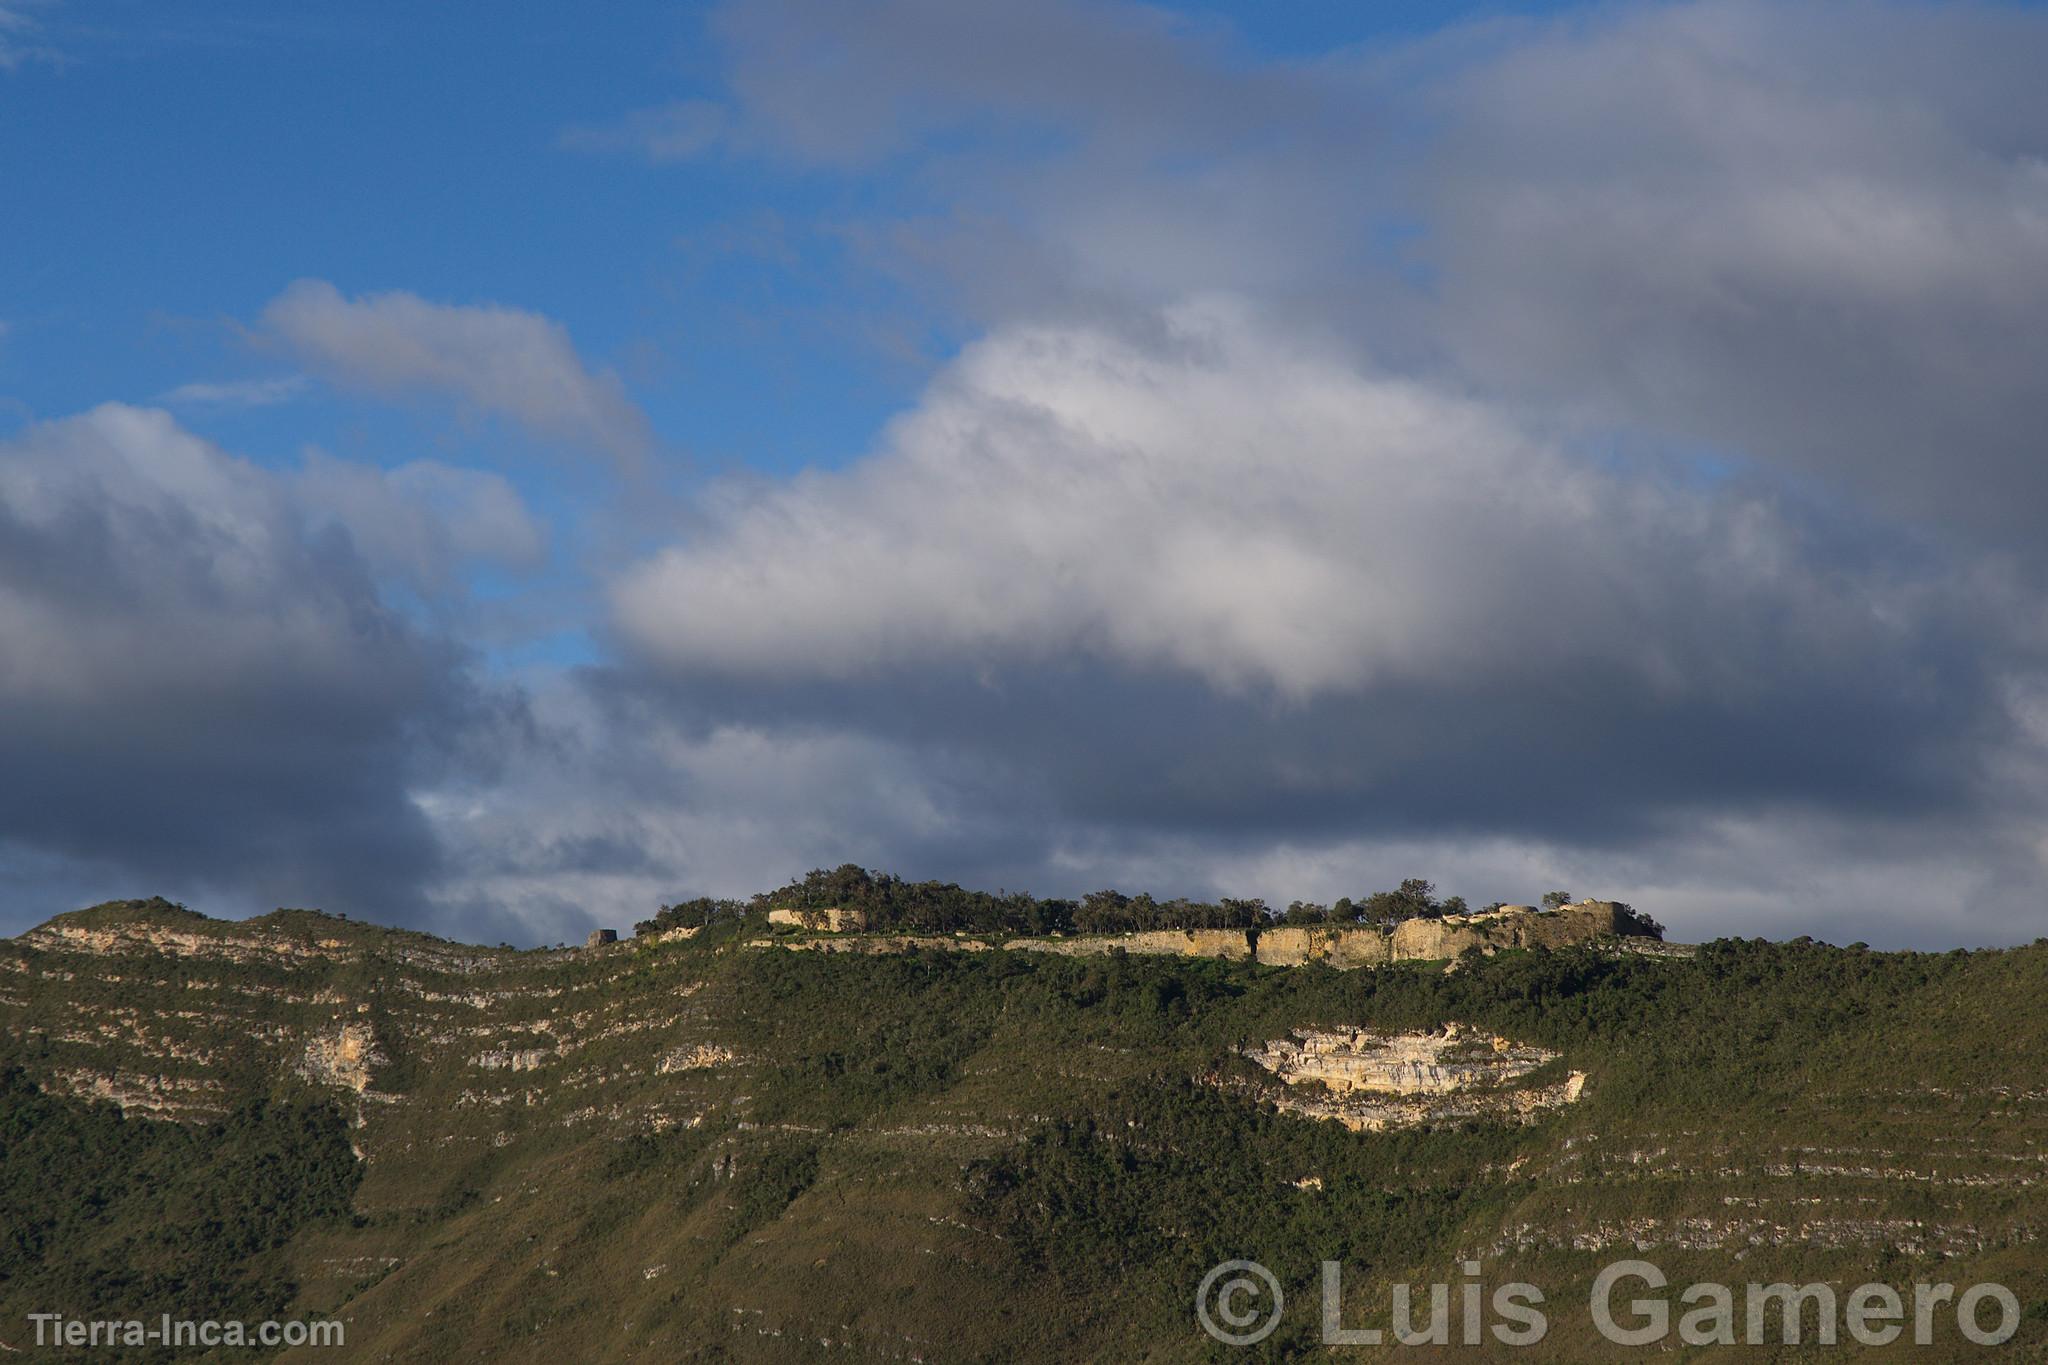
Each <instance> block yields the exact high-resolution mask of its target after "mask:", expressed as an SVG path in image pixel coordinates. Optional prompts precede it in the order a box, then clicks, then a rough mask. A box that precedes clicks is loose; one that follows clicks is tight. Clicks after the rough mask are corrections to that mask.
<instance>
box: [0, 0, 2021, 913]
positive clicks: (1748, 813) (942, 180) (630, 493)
mask: <svg viewBox="0 0 2048 1365" xmlns="http://www.w3.org/2000/svg"><path fill="white" fill-rule="evenodd" d="M2043 69H2048V12H2044V9H2043V7H2041V6H2037V5H2020V4H1959V3H1940V4H1936V3H1921V2H1915V3H1797V2H1796V0H1787V2H1785V3H1772V4H1760V3H1747V2H1746V0H1695V2H1694V3H1675V4H1661V3H1637V4H1603V5H1592V6H1568V5H1567V6H1560V5H1547V4H1546V5H1515V4H1492V5H1465V4H1445V3H1431V4H1420V3H1413V4H1411V3H1384V4H1372V5H1359V4H1355V3H1343V4H1339V3H1334V2H1333V0H1298V2H1297V3H1290V4H1286V5H1272V4H1236V3H1224V2H1223V0H1214V2H1212V3H1202V4H1194V5H1187V6H1182V7H1171V6H1160V5H1145V4H1133V3H1122V2H1121V0H1119V2H1116V3H1084V2H1083V0H1033V3H1028V4H1024V3H990V2H989V0H726V3H719V4H710V5H655V4H642V3H633V2H632V0H622V2H621V3H618V4H609V5H605V6H602V7H597V8H592V7H588V6H581V7H572V6H548V7H541V6H522V7H516V8H513V9H508V8H507V7H504V6H502V5H492V6H485V5H482V4H472V3H449V4H442V5H432V6H420V5H403V4H384V3H377V2H376V0H366V2H365V3H362V4H357V5H351V6H346V7H341V8H339V9H334V8H332V7H313V6H280V5H275V4H267V3H256V2H255V0H246V2H245V0H212V2H211V3H196V4H191V5H184V6H178V7H175V8H174V9H173V8H167V7H163V6H155V5H147V4H143V3H140V0H0V932H17V931H19V930H20V929H23V928H26V927H28V926H30V925H32V924H35V923H37V922H40V921H41V920H43V919H45V918H47V917H48V916H49V915H51V914H53V913H56V912H59V911H61V910H65V909H69V908H73V907H76V906H79V905H85V904H91V903H94V902H97V901H101V900H105V899H111V898H115V897H122V896H139V895H149V894H162V895H166V896H169V897H171V898H173V899H178V900H182V901H185V902H186V903H188V904H191V905H192V906H194V907H195V908H199V909H204V910H207V911H208V912H210V913H214V914H219V915H234V916H240V915H247V914H252V913H259V912H262V911H265V910H268V909H271V908H273V907H276V906H281V905H286V906H317V907H321V908H325V909H327V910H330V911H335V912H339V913H347V914H350V915H352V916H357V917H361V918H367V919H373V920H377V921H381V922H385V923H393V924H405V925H410V926H415V927H419V928H424V929H428V930H431V931H433V932H437V933H442V934H447V935H450V936H453V937H459V938H465V939H472V940H479V941H486V942H498V941H506V942H512V943H518V944H531V943H548V942H556V941H562V940H574V939H576V938H578V937H580V936H581V935H582V934H584V933H585V932H587V931H588V930H589V929H590V928H592V927H594V926H598V925H606V926H616V927H620V928H624V927H627V926H630V925H631V924H632V923H633V922H634V921H636V920H638V919H641V918H645V917H646V916H648V915H649V914H651V913H652V912H653V911H654V910H655V909H656V908H657V907H659V906H660V905H661V904H663V903H666V902H670V901H674V900H678V899H683V898H687V897H691V896H697V895H742V894H747V893H750V892H752V891H756V890H761V889H766V888H768V887H771V886H774V885H778V884H780V883H782V882H784V881H786V880H788V879H789V878H791V877H792V876H796V875H800V874H801V873H803V872H804V871H806V870H808V869H810V868H813V867H819V866H836V865H838V864H840V863H844V862H857V863H861V864H863V865H866V866H869V867H876V868H886V869H889V870H892V871H895V872H898V873H900V874H902V875H906V876H910V877H913V878H927V877H933V878H943V879H947V880H955V881H960V882H962V883H965V884H969V885H975V886H983V887H989V888H992V889H993V888H1007V889H1011V890H1017V889H1026V890H1030V891H1033V892H1036V893H1038V894H1041V895H1076V894H1080V893H1084V892H1086V891H1090V890H1094V889H1098V888H1101V887H1106V886H1115V887H1120V888H1122V889H1125V890H1127V891H1137V890H1150V891H1153V892H1154V893H1155V894H1159V895H1162V896H1166V895H1189V896H1197V897H1213V896H1220V895H1232V896H1263V897H1265V898H1267V899H1268V900H1269V901H1272V902H1274V903H1275V904H1285V903H1286V902H1288V901H1290V900H1293V899H1296V898H1303V899H1310V900H1322V901H1328V900H1332V899H1335V898H1336V897H1339V896H1345V895H1349V896H1353V897H1357V896H1362V895H1364V894H1367V893H1369V892H1371V891H1375V890H1380V889H1385V888H1387V887H1391V886H1393V885H1395V884H1397V883H1398V882H1400V881H1401V880H1402V879H1404V878H1406V877H1411V876H1423V877H1428V878H1431V879H1433V880H1434V881H1435V882H1436V883H1437V886H1438V888H1439V890H1440V891H1441V892H1443V893H1445V894H1452V893H1455V894H1459V895H1463V896H1465V897H1466V898H1467V899H1468V900H1470V901H1472V902H1473V903H1476V904H1477V903H1485V902H1489V901H1495V900H1506V901H1510V902H1526V901H1530V900H1533V899H1534V898H1535V897H1537V896H1538V895H1539V894H1541V893H1542V892H1544V891H1546V890H1551V889H1567V890H1570V891H1573V892H1576V893H1578V894H1581V895H1599V896H1603V897H1612V898H1617V899H1623V900H1627V901H1630V902H1632V903H1634V904H1636V905H1638V906H1640V907H1641V908H1643V909H1645V910H1648V911H1650V912H1651V913H1653V914H1655V915H1657V916H1658V917H1660V918H1662V919H1663V920H1664V921H1666V923H1668V924H1669V925H1670V926H1671V929H1672V933H1673V936H1674V937H1677V938H1682V939H1688V940H1700V939H1707V938H1712V937H1716V936H1721V935H1730V934H1739V935H1765V936H1770V937H1780V938H1784V937H1793V936H1796V935H1800V934H1811V935H1814V936H1816V937H1821V938H1826V939H1829V940H1831V941H1834V942H1852V941H1863V942H1868V943H1871V944H1873V945H1876V946H1880V947H1922V948H1950V947H1956V946H1978V945H1996V944H2007V943H2016V942H2024V941H2028V940H2031V939H2033V938H2035V937H2037V936H2040V935H2042V934H2043V933H2048V915H2044V913H2043V907H2044V905H2048V611H2044V604H2048V597H2044V591H2043V590H2044V587H2048V537H2043V536H2042V535H2041V534H2040V532H2039V524H2040V522H2041V520H2042V515H2041V514H2042V509H2043V508H2044V507H2048V458H2044V456H2048V450H2044V447H2043V441H2044V439H2048V438H2044V436H2043V434H2042V433H2044V432H2048V385H2044V384H2043V383H2042V382H2041V381H2040V375H2039V357H2040V356H2041V354H2042V353H2043V343H2044V342H2048V84H2044V83H2043V82H2041V81H2040V80H2039V78H2038V73H2039V72H2040V71H2041V70H2043Z"/></svg>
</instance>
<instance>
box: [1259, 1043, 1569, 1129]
mask: <svg viewBox="0 0 2048 1365" xmlns="http://www.w3.org/2000/svg"><path fill="white" fill-rule="evenodd" d="M1244 1055H1245V1056H1246V1057H1248V1058H1249V1059H1250V1060H1252V1061H1254V1062H1256V1063H1258V1064H1259V1065H1260V1066H1262V1067H1264V1068H1266V1070H1268V1071H1270V1072H1272V1073H1273V1074H1274V1075H1275V1076H1277V1077H1279V1078H1280V1079H1281V1080H1282V1081H1283V1082H1285V1083H1286V1086H1287V1089H1286V1090H1285V1091H1283V1092H1281V1093H1279V1094H1277V1095H1275V1096H1274V1097H1273V1100H1274V1103H1275V1104H1277V1105H1279V1107H1280V1108H1282V1109H1284V1110H1286V1111H1288V1112H1290V1113H1296V1114H1301V1115H1304V1116H1305V1117H1308V1118H1315V1119H1328V1120H1332V1121H1334V1122H1337V1123H1341V1124H1343V1125H1344V1126H1345V1127H1346V1128H1349V1129H1351V1130H1352V1131H1353V1132H1380V1131H1383V1130H1385V1129H1389V1128H1417V1127H1421V1126H1422V1125H1424V1124H1428V1123H1435V1122H1444V1121H1454V1120H1463V1119H1480V1120H1494V1121H1504V1122H1519V1123H1526V1122H1530V1121H1532V1120H1533V1119H1535V1118H1536V1117H1537V1116H1538V1115H1540V1114H1542V1113H1544V1112H1546V1111H1548V1110H1552V1109H1556V1108H1559V1107H1561V1106H1563V1105H1566V1104H1570V1103H1572V1102H1573V1101H1575V1100H1577V1099H1578V1098H1579V1096H1580V1095H1581V1094H1583V1093H1584V1091H1585V1085H1586V1077H1585V1074H1584V1073H1583V1072H1578V1071H1574V1072H1571V1073H1570V1074H1569V1075H1567V1076H1565V1077H1564V1078H1563V1079H1561V1080H1556V1081H1552V1082H1551V1083H1549V1084H1547V1085H1533V1086H1531V1085H1523V1084H1522V1081H1523V1079H1524V1078H1525V1077H1527V1076H1528V1075H1530V1073H1532V1072H1534V1071H1536V1070H1537V1069H1538V1068H1539V1067H1542V1066H1545V1065H1547V1064H1548V1063H1551V1062H1555V1061H1557V1060H1558V1056H1559V1054H1557V1053H1555V1052H1552V1051H1550V1050H1549V1049H1547V1048H1540V1047H1533V1046H1530V1045H1528V1044H1522V1043H1515V1042H1512V1041H1510V1040H1509V1039H1506V1038H1502V1037H1499V1036H1497V1035H1491V1034H1483V1033H1476V1032H1473V1031H1471V1030H1468V1029H1465V1028H1462V1027H1460V1026H1459V1025H1457V1024H1452V1025H1450V1026H1448V1027H1447V1028H1446V1029H1445V1030H1444V1031H1443V1032H1441V1033H1376V1032H1373V1031H1371V1030H1368V1029H1347V1030H1341V1031H1325V1030H1313V1029H1311V1030H1302V1031H1297V1032H1296V1033H1294V1034H1293V1035H1291V1036H1289V1037H1287V1038H1278V1039H1275V1040H1273V1041H1272V1042H1269V1043H1267V1044H1265V1045H1264V1046H1262V1047H1258V1048H1252V1049H1248V1050H1247V1051H1246V1052H1245V1053H1244Z"/></svg>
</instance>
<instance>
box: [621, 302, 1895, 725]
mask: <svg viewBox="0 0 2048 1365" xmlns="http://www.w3.org/2000/svg"><path fill="white" fill-rule="evenodd" d="M1165 332H1166V338H1165V340H1164V341H1163V342H1161V343H1159V344H1156V345H1147V344H1139V343H1135V342H1132V341H1130V340H1127V339H1124V338H1121V337H1119V336H1118V335H1116V334H1114V333H1110V332H1106V331H1103V330H1100V329H1091V328H1085V327H1072V328H1053V327H1042V328H1027V327H1017V328H1012V329H1010V330H1008V331H1005V332H1002V333H999V334H997V335H996V336H994V337H992V338H990V339H987V340H984V341H982V342H980V343H977V344H976V345H974V346H973V347H971V348H969V350H968V352H967V353H966V354H965V355H964V356H963V357H962V358H961V360H960V361H959V362H958V363H957V364H956V365H955V366H953V367H952V368H951V370H950V371H949V372H948V373H946V374H945V375H944V376H942V377H941V379H940V380H939V381H938V382H937V383H936V384H935V385H934V386H933V388H932V390H931V392H930V393H929V394H928V396H927V397H926V399H925V401H924V403H923V404H922V405H921V406H920V407H919V408H918V409H917V410H916V411H915V412H913V413H912V414H910V415H908V416H906V417H904V418H902V419H900V420H899V421H898V422H897V423H896V424H895V425H894V426H893V427H892V429H891V431H890V433H889V436H888V438H887V440H886V441H885V442H884V445H883V448H882V450H881V451H880V452H879V453H877V454H876V455H874V456H873V457H871V458H869V459H867V460H865V461H863V462H862V463H860V464H858V465H856V466H854V467H853V468H851V469H850V470H848V471H846V472H844V473H833V474H818V475H811V476H807V477H804V478H801V479H799V480H797V481H795V482H794V483H791V484H789V485H787V486H781V487H774V488H769V489H766V490H755V489H744V490H732V491H731V492H730V493H728V494H727V495H726V498H725V500H724V501H723V502H721V503H719V504H718V505H717V506H716V507H715V508H714V509H713V510H712V511H711V513H710V525H709V526H708V527H707V528H706V529H705V530H704V531H703V532H702V533H700V534H699V535H697V536H695V537H693V538H692V539H691V540H689V541H688V542H686V543H683V544H679V545H677V546H674V547H672V548H670V549H669V550H667V551H665V552H663V553H662V554H660V555H659V556H657V557H656V558H654V559H653V560H651V561H650V562H648V563H645V564H643V565H642V566H640V567H639V568H637V569H636V570H635V571H633V572H632V573H630V574H629V575H627V576H626V577H625V578H624V579H623V581H621V582H620V583H619V584H618V585H617V587H616V590H615V604H616V607H617V612H618V616H619V620H620V621H621V623H622V625H623V627H624V629H625V630H626V632H627V634H628V635H629V637H630V638H631V639H632V640H634V641H635V642H637V643H638V644H639V645H640V646H642V647H643V648H645V649H647V650H648V651H650V652H651V653H653V654H655V655H656V656H658V657H659V658H660V659H662V660H663V661H664V662H665V663H666V664H667V665H669V666H671V667H673V668H675V669H678V670H681V671H683V672H685V673H689V672H732V673H742V674H747V673H761V674H773V675H777V676H787V675H790V674H797V675H806V676H812V675H815V676H825V677H837V678H854V677H872V676H878V675H882V674H887V673H890V672H893V671H895V670H899V669H904V668H915V667H917V666H920V665H922V664H929V663H934V662H949V663H962V662H964V663H966V664H968V665H970V666H982V665H986V666H990V667H998V668H999V667H1001V666H1003V665H1005V664H1019V663H1022V664H1029V663H1033V662H1036V661H1042V660H1047V659H1055V658H1062V657H1075V656H1092V657H1094V658H1096V659H1099V660H1105V661H1108V662H1110V663H1113V664H1114V665H1115V666H1117V667H1119V668H1124V669H1136V670H1149V669H1164V670H1169V671H1172V672H1176V673H1181V674H1186V675H1192V676H1194V677H1197V678H1200V679H1202V680H1204V681H1205V682H1207V683H1208V684H1209V685H1211V686H1213V687H1216V688H1219V689H1223V690H1226V691H1233V690H1241V689H1244V688H1247V687H1255V688H1271V689H1273V690H1275V691H1276V692H1278V693H1280V694H1282V695H1285V696H1289V697H1294V698H1307V697H1311V696H1315V695H1318V694H1323V693H1329V692H1333V691H1334V692H1345V691H1349V692H1357V691H1361V690H1363V689H1366V688H1368V687H1371V686H1373V685H1375V684H1382V683H1414V682H1451V681H1455V680H1456V679H1458V678H1460V677H1461V676H1470V675H1472V674H1474V673H1475V672H1482V671H1484V670H1490V669H1511V668H1523V669H1530V670H1546V671H1547V670H1556V669H1560V668H1588V667H1590V668H1600V669H1603V670H1608V671H1610V672H1612V673H1616V674H1620V675H1626V676H1628V677H1632V678H1634V679H1636V680H1637V682H1638V685H1639V686H1640V687H1641V688H1643V689H1645V690H1646V691H1648V692H1651V693H1666V694H1670V695H1678V694H1681V693H1686V692H1701V691H1705V692H1713V691H1716V690H1721V689H1733V690H1736V691H1740V690H1741V689H1742V688H1743V687H1744V686H1745V683H1744V681H1743V678H1742V676H1741V674H1742V670H1744V669H1746V668H1748V667H1750V666H1752V664H1754V663H1756V662H1760V660H1757V659H1753V658H1752V657H1751V656H1752V654H1753V653H1755V652H1757V651H1759V650H1763V649H1767V648H1768V647H1769V646H1766V645H1765V643H1764V641H1763V639H1762V638H1761V637H1760V636H1758V634H1757V632H1756V631H1755V629H1754V627H1753V625H1752V624H1751V623H1750V614H1751V613H1752V612H1753V611H1754V610H1755V608H1756V606H1757V605H1758V604H1760V603H1764V602H1768V603H1769V604H1770V609H1771V611H1772V612H1773V613H1775V614H1782V615H1783V616H1785V617H1788V618H1789V619H1790V620H1791V621H1792V622H1795V623H1796V628H1795V629H1794V630H1793V631H1792V632H1790V633H1791V634H1792V635H1794V636H1795V637H1796V638H1798V639H1800V640H1801V641H1803V643H1802V644H1801V646H1800V647H1801V648H1802V649H1806V650H1810V651H1814V652H1816V653H1817V654H1822V655H1826V654H1830V653H1832V652H1838V651H1848V652H1854V651H1856V650H1859V649H1867V648H1871V647H1874V646H1878V645H1881V644H1882V642H1884V641H1885V640H1886V639H1887V638H1888V636H1887V632H1886V629H1885V628H1884V626H1883V625H1882V624H1881V621H1880V617H1879V616H1878V615H1877V613H1876V612H1875V611H1874V610H1873V608H1876V607H1880V606H1882V605H1884V604H1887V603H1890V604H1891V605H1892V606H1894V607H1896V608H1897V609H1898V610H1899V611H1900V612H1902V613H1904V614H1905V615H1906V616H1907V617H1912V616H1916V615H1917V608H1915V607H1914V606H1913V605H1912V599H1911V595H1910V594H1911V590H1910V589H1909V588H1907V587H1904V586H1900V585H1891V584H1887V583H1886V582H1885V580H1884V577H1883V574H1882V571H1879V572H1878V573H1876V574H1873V575H1872V576H1871V577H1870V578H1869V579H1867V580H1866V581H1864V582H1861V583H1858V584H1855V585H1853V586H1849V585H1845V584H1843V583H1841V582H1838V581H1834V580H1832V579H1831V578H1830V576H1829V573H1828V570H1827V569H1826V567H1825V566H1824V565H1816V564H1812V563H1808V562H1805V552H1804V550H1803V549H1802V547H1801V545H1800V543H1799V535H1798V533H1797V532H1796V531H1795V530H1794V529H1793V528H1792V527H1791V526H1790V525H1788V524H1786V523H1784V522H1783V521H1782V520H1781V519H1780V518H1779V517H1778V516H1777V515H1776V513H1775V512H1774V511H1773V510H1772V508H1771V506H1770V505H1769V504H1768V503H1766V502H1763V501H1758V500H1743V499H1739V498H1735V497H1733V496H1721V497H1718V498H1717V497H1709V496H1702V495H1699V494H1698V493H1697V491H1692V492H1687V491H1681V490H1679V489H1678V488H1676V487H1674V486H1672V485H1671V484H1668V483H1666V482H1662V481H1659V480H1658V479H1655V478H1646V477H1639V478H1634V479H1626V478H1622V477H1618V476H1616V475H1615V474H1614V473H1612V472H1610V471H1604V470H1602V469H1601V468H1599V467H1598V466H1596V465H1594V464H1591V463H1588V462H1586V461H1583V460H1577V459H1573V458H1570V457H1569V456H1568V455H1566V454H1565V453H1564V452H1563V451H1561V450H1560V449H1559V448H1558V447H1557V446H1555V445H1554V444H1552V443H1550V442H1548V441H1545V440H1541V439H1537V438H1534V437H1532V436H1530V435H1528V434H1526V433H1525V432H1523V431H1522V430H1520V429H1518V427H1517V426H1516V425H1515V424H1514V423H1513V422H1511V421H1509V420H1507V419H1506V418H1505V417H1504V416H1503V415H1502V414H1501V413H1498V412H1496V411H1493V410H1490V409H1488V408H1486V407H1484V406H1482V405H1479V404H1476V403H1473V402H1471V401H1469V400H1465V399H1462V398H1458V397H1456V396H1453V395H1450V394H1447V393H1444V392H1441V391H1437V390H1434V389H1431V388H1429V387H1427V386H1424V385H1420V384H1417V383H1413V382H1409V381H1404V380H1399V379H1394V378H1389V377H1385V376H1376V375H1373V374H1370V373H1367V372H1362V371H1360V370H1358V369H1357V368H1355V367H1354V366H1352V365H1351V364H1349V363H1348V362H1347V361H1346V360H1344V359H1343V357H1342V355H1341V353H1339V352H1336V351H1332V350H1329V349H1323V348H1318V347H1316V346H1314V345H1312V344H1310V343H1308V342H1306V341H1304V340H1303V339H1301V338H1298V337H1283V336H1282V335H1280V334H1279V333H1277V332H1276V331H1274V330H1272V329H1270V328H1267V327H1264V326H1262V325H1260V324H1259V323H1258V322H1257V321H1256V320H1255V319H1253V318H1252V317H1250V316H1249V315H1247V314H1246V313H1244V312H1243V311H1242V310H1241V309H1238V308H1236V307H1234V306H1228V305H1221V304H1216V303H1209V304H1203V305H1198V306H1189V307H1184V308H1182V309H1180V310H1177V311H1176V312H1175V313H1174V314H1172V315H1171V316H1170V317H1169V318H1168V319H1167V321H1166V323H1165ZM1678 621H1682V623H1683V624H1682V625H1674V623H1675V622H1678ZM1717 629H1718V630H1721V631H1723V632H1725V634H1723V635H1722V636H1721V637H1720V638H1714V633H1715V631H1716V630H1717Z"/></svg>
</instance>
